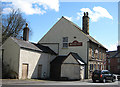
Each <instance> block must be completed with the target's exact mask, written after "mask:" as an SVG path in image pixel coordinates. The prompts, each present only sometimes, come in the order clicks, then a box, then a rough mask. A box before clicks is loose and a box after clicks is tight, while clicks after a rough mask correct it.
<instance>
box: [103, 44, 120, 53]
mask: <svg viewBox="0 0 120 87" xmlns="http://www.w3.org/2000/svg"><path fill="white" fill-rule="evenodd" d="M117 46H118V42H117V43H113V44H109V45H107V46H105V47H106V48H107V49H108V51H114V50H117Z"/></svg>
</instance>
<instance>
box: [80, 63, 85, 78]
mask: <svg viewBox="0 0 120 87" xmlns="http://www.w3.org/2000/svg"><path fill="white" fill-rule="evenodd" d="M80 76H81V79H84V78H85V66H84V65H81V66H80Z"/></svg>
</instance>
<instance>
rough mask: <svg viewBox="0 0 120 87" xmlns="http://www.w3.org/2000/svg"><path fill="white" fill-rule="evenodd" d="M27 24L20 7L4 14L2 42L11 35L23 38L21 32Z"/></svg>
mask: <svg viewBox="0 0 120 87" xmlns="http://www.w3.org/2000/svg"><path fill="white" fill-rule="evenodd" d="M25 24H26V20H25V19H24V18H23V16H22V13H21V12H20V10H19V9H17V10H14V9H12V11H11V12H10V13H9V14H7V15H5V14H4V15H3V18H2V44H3V43H4V42H5V40H6V39H7V38H9V37H10V36H12V37H16V38H21V37H22V34H21V32H22V30H23V27H24V26H25Z"/></svg>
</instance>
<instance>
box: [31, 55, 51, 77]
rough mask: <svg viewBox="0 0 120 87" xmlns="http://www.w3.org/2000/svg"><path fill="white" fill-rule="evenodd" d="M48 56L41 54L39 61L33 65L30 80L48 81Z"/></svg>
mask: <svg viewBox="0 0 120 87" xmlns="http://www.w3.org/2000/svg"><path fill="white" fill-rule="evenodd" d="M49 64H50V54H46V53H41V55H40V58H39V60H38V61H37V63H36V65H34V71H33V73H32V76H31V78H32V79H48V78H49V66H50V65H49Z"/></svg>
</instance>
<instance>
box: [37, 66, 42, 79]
mask: <svg viewBox="0 0 120 87" xmlns="http://www.w3.org/2000/svg"><path fill="white" fill-rule="evenodd" d="M41 76H42V65H38V78H41Z"/></svg>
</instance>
